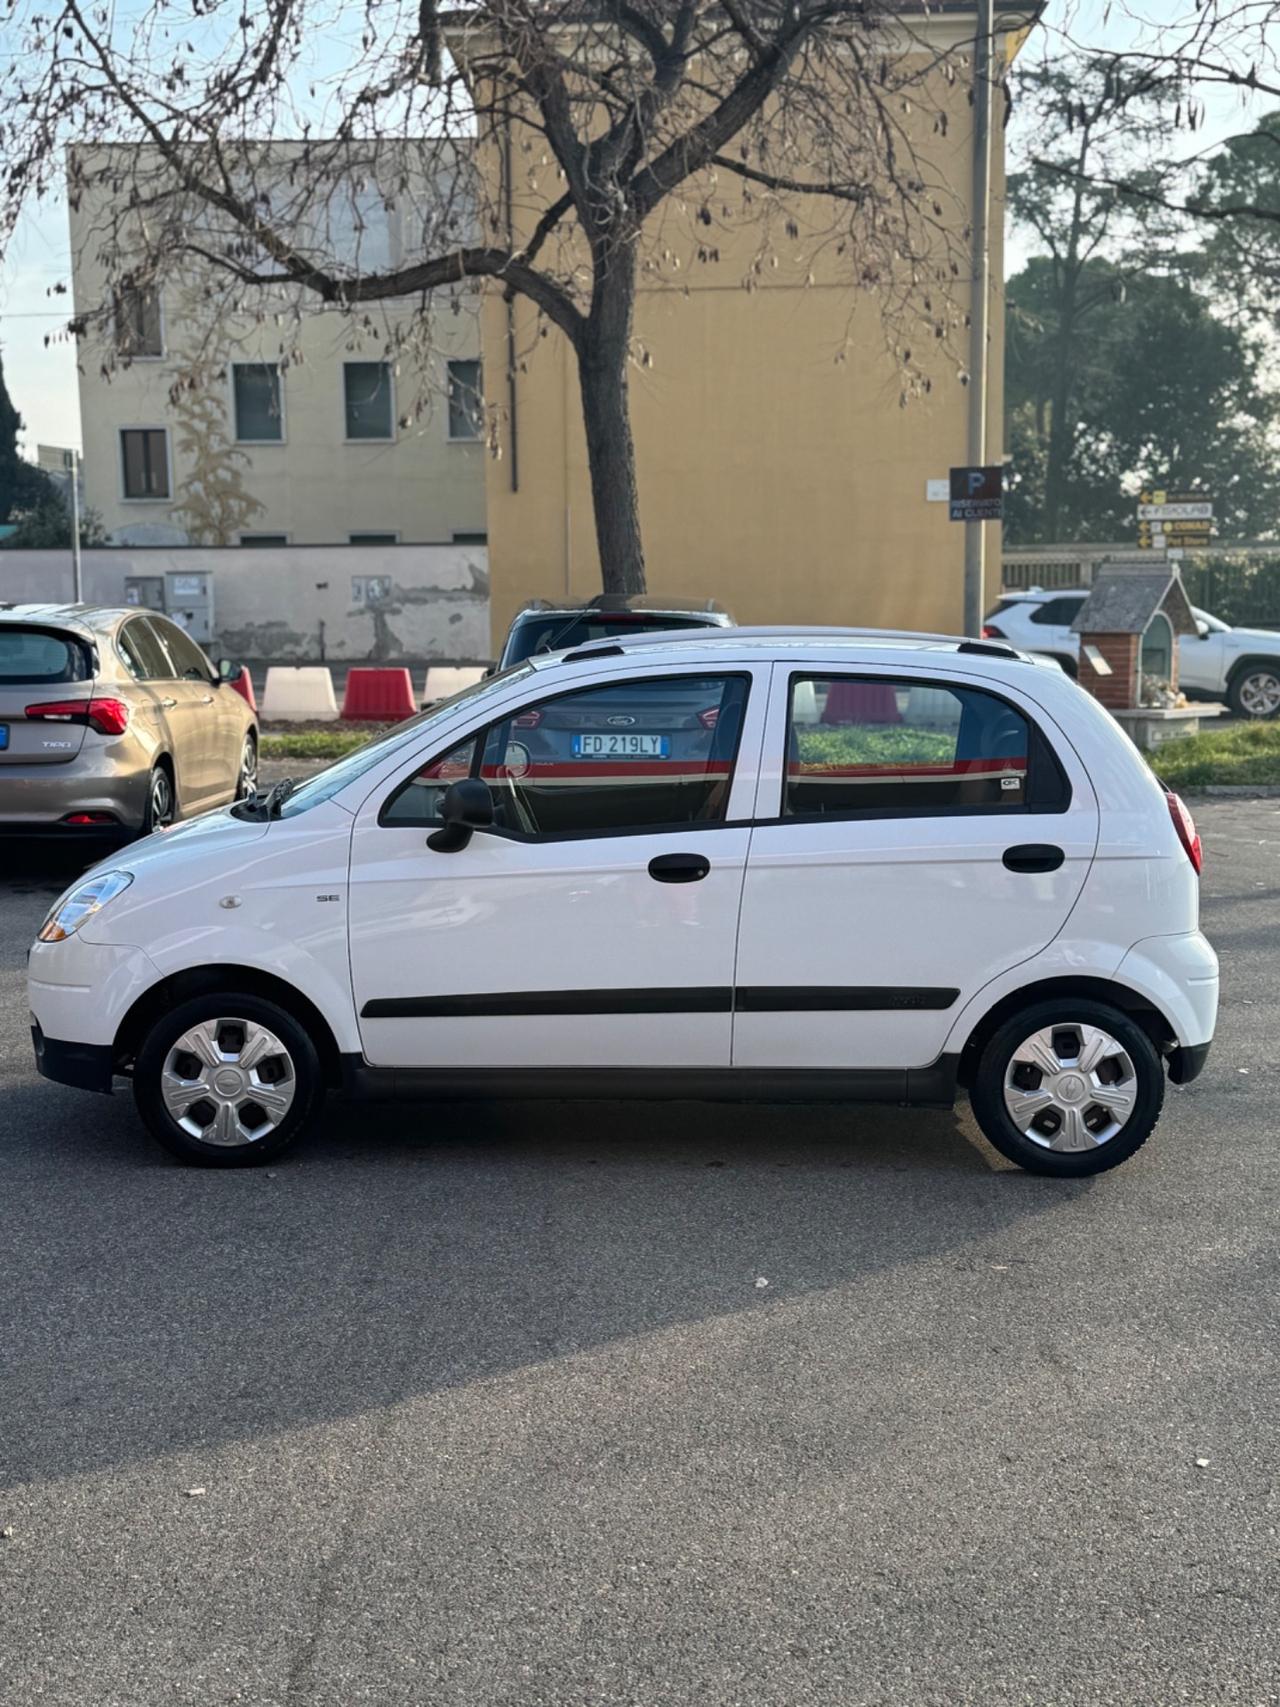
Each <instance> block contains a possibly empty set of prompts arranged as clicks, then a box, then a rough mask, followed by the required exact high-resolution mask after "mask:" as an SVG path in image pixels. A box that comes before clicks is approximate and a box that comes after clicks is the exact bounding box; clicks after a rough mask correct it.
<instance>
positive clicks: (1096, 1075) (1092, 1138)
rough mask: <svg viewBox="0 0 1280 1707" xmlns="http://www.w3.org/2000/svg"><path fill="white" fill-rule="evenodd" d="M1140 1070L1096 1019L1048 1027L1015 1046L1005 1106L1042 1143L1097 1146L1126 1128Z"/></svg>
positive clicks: (1043, 1146) (1048, 1147)
mask: <svg viewBox="0 0 1280 1707" xmlns="http://www.w3.org/2000/svg"><path fill="white" fill-rule="evenodd" d="M1137 1100H1138V1076H1137V1074H1136V1073H1135V1072H1134V1068H1133V1062H1132V1061H1131V1060H1130V1059H1129V1057H1128V1055H1127V1054H1126V1053H1125V1050H1124V1048H1123V1047H1122V1046H1121V1045H1120V1044H1119V1043H1117V1042H1116V1040H1115V1038H1114V1037H1112V1036H1111V1035H1110V1033H1109V1032H1106V1031H1103V1030H1102V1029H1101V1028H1100V1027H1098V1026H1096V1025H1077V1024H1074V1023H1068V1024H1065V1025H1050V1026H1045V1027H1044V1029H1043V1030H1042V1031H1037V1032H1033V1033H1032V1035H1031V1036H1030V1037H1029V1038H1027V1040H1026V1042H1025V1043H1023V1044H1021V1045H1020V1046H1019V1047H1018V1048H1017V1049H1015V1050H1014V1052H1013V1059H1012V1060H1011V1061H1010V1062H1009V1066H1008V1070H1007V1071H1006V1073H1005V1077H1004V1105H1005V1107H1006V1108H1007V1109H1008V1111H1009V1118H1010V1119H1011V1120H1012V1121H1013V1124H1014V1125H1015V1126H1016V1127H1017V1128H1018V1130H1019V1132H1021V1133H1022V1134H1023V1136H1024V1137H1026V1138H1029V1139H1030V1140H1031V1142H1032V1143H1033V1144H1038V1145H1039V1146H1040V1148H1041V1149H1042V1150H1093V1149H1096V1148H1097V1146H1098V1145H1099V1144H1107V1143H1110V1141H1111V1140H1112V1139H1113V1138H1115V1137H1116V1136H1118V1134H1119V1133H1121V1132H1122V1131H1123V1130H1124V1127H1125V1125H1126V1123H1127V1121H1128V1119H1129V1116H1130V1115H1131V1114H1132V1113H1133V1110H1134V1105H1135V1104H1136V1103H1137Z"/></svg>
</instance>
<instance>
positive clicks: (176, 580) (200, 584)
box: [164, 569, 213, 646]
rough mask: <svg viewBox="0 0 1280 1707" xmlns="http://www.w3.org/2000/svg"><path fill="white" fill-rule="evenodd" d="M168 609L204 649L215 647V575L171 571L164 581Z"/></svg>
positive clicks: (202, 571)
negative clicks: (213, 645) (205, 647)
mask: <svg viewBox="0 0 1280 1707" xmlns="http://www.w3.org/2000/svg"><path fill="white" fill-rule="evenodd" d="M164 594H165V609H166V610H167V611H168V613H169V615H170V616H171V617H173V619H174V620H175V621H176V622H177V623H178V624H179V626H180V627H182V628H185V629H186V631H187V633H188V634H189V635H190V636H191V638H192V639H193V640H194V641H196V642H197V643H198V644H199V645H201V646H211V645H212V644H213V572H212V571H211V570H208V569H197V570H191V569H170V570H168V571H167V572H166V574H165V578H164Z"/></svg>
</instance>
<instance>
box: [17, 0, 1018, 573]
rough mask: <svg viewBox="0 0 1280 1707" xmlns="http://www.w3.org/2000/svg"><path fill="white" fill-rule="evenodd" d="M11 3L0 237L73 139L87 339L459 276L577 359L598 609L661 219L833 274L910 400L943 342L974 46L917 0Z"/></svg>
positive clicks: (628, 565)
mask: <svg viewBox="0 0 1280 1707" xmlns="http://www.w3.org/2000/svg"><path fill="white" fill-rule="evenodd" d="M8 3H9V25H8V29H9V32H10V36H11V47H12V52H11V55H10V58H9V62H8V64H7V66H5V67H4V68H3V69H0V112H3V113H4V114H5V115H7V116H6V117H5V118H4V119H3V120H0V159H2V160H3V164H4V168H5V178H4V186H5V187H4V192H3V194H4V209H3V218H4V220H5V221H6V222H7V224H8V225H10V226H11V225H12V222H13V220H14V218H15V217H16V215H17V212H18V210H19V208H20V207H21V205H22V203H23V202H24V200H25V199H26V198H28V197H30V196H32V195H39V194H41V193H43V192H44V191H46V190H47V189H49V187H50V186H51V185H52V184H53V183H54V182H55V181H56V173H57V170H58V164H59V159H60V155H61V151H62V148H63V146H64V145H65V144H68V143H74V144H75V151H74V153H73V155H72V157H71V166H70V171H69V192H70V194H71V196H72V198H73V199H75V200H80V199H81V198H93V199H94V200H95V204H97V205H101V207H102V208H103V209H104V210H106V211H105V212H104V213H103V215H102V218H101V222H100V226H99V229H98V237H97V248H98V255H97V259H98V261H99V263H100V267H101V271H102V276H103V278H104V281H105V288H104V299H103V301H102V302H101V303H99V304H94V305H88V306H87V309H85V305H81V304H77V309H78V310H81V309H85V314H86V318H85V322H84V323H87V321H88V319H89V318H92V316H93V315H95V314H96V315H98V316H99V317H104V316H105V315H106V314H107V313H108V312H109V311H110V299H111V293H113V292H115V291H117V290H118V289H119V288H120V287H121V286H122V285H125V286H128V287H129V288H132V289H135V290H137V289H147V288H151V287H153V286H155V285H157V284H158V283H160V282H162V281H163V280H164V279H165V278H167V277H169V276H171V275H172V274H173V273H174V272H175V271H182V272H183V273H184V277H185V278H186V279H187V280H188V281H190V280H193V279H196V278H200V277H206V278H212V277H216V278H220V279H221V280H222V281H223V286H222V288H223V289H224V290H225V291H226V292H227V293H229V294H227V295H226V296H225V298H224V302H225V306H226V309H227V311H228V312H230V311H232V310H234V311H237V312H242V313H243V312H250V313H255V312H256V313H258V314H275V315H281V314H286V313H287V312H289V311H286V310H285V309H284V308H283V307H282V305H283V304H285V303H286V302H289V303H292V304H293V309H292V310H290V311H292V312H300V310H299V309H298V307H297V305H298V304H299V303H300V302H302V301H303V300H310V301H311V302H313V303H314V302H317V301H318V302H319V303H322V304H325V305H329V306H330V307H332V308H334V309H337V310H339V311H340V312H342V313H343V314H345V315H347V316H349V317H350V318H351V320H352V321H353V322H354V323H355V324H356V326H357V327H363V328H364V329H366V330H369V331H373V330H374V329H375V328H374V323H373V321H372V319H371V315H372V313H373V311H374V305H377V304H384V305H385V304H391V303H402V302H403V301H405V300H406V299H410V300H416V301H417V302H418V303H419V304H421V312H422V316H423V317H424V320H426V319H427V318H429V312H430V311H429V307H428V299H429V297H430V294H431V293H433V292H441V291H444V292H457V291H459V290H460V289H465V288H466V287H467V282H468V281H472V280H487V281H492V283H493V285H494V286H495V287H496V288H499V289H501V290H502V291H504V292H506V293H508V295H511V294H518V295H521V296H523V297H525V298H527V299H528V300H529V301H530V302H532V303H533V304H534V305H535V306H536V308H537V310H538V313H539V315H540V316H541V317H542V320H543V322H545V323H546V324H547V325H550V326H554V327H555V328H556V329H557V330H558V331H559V332H560V333H561V334H562V335H563V336H564V337H565V338H566V339H567V340H568V341H569V343H570V345H571V346H572V349H573V351H574V355H575V357H576V364H577V372H578V378H579V383H580V389H581V400H582V413H583V420H584V425H585V429H586V442H587V447H588V457H589V464H590V474H591V488H592V496H593V503H594V511H595V525H596V536H597V542H598V546H599V554H600V561H601V565H602V571H603V576H604V585H605V587H606V589H607V590H610V591H619V592H634V591H641V590H643V588H644V577H645V568H644V552H643V547H642V541H641V534H640V520H639V506H638V496H637V477H636V461H635V449H634V444H633V439H632V430H631V419H630V412H629V407H628V391H627V376H628V367H629V364H630V363H631V362H632V361H633V360H635V359H637V357H639V359H643V356H642V354H641V353H640V352H638V351H637V349H636V344H635V310H636V294H637V283H638V278H639V276H640V271H641V267H642V266H643V265H645V264H647V263H646V260H645V257H646V256H647V255H648V254H649V253H650V251H651V249H653V248H655V247H656V248H658V249H660V248H661V242H660V228H661V227H663V225H664V222H665V221H674V220H679V221H681V222H683V223H684V224H685V225H686V226H687V227H688V228H689V229H690V230H691V231H692V233H693V234H694V235H695V237H696V238H697V239H698V241H697V248H696V251H695V252H696V253H698V254H699V255H700V256H701V258H702V259H704V260H706V259H708V258H712V259H713V258H714V255H715V252H716V249H717V246H718V243H719V241H720V240H721V239H720V233H721V232H723V231H724V230H725V229H732V228H737V227H743V226H750V228H751V230H752V231H753V232H754V233H758V239H757V247H756V261H755V265H754V268H753V269H752V271H758V270H759V268H761V267H763V266H764V265H767V264H768V257H770V255H771V253H773V252H775V245H776V244H777V243H779V242H781V243H782V244H784V245H785V247H786V251H787V258H788V263H789V264H795V262H796V260H797V252H798V251H800V250H804V251H806V253H807V254H808V255H809V256H810V257H813V258H816V257H819V256H821V257H823V258H824V260H823V264H824V265H828V266H838V267H839V268H841V269H843V276H844V277H846V278H847V280H848V282H849V284H850V286H851V287H857V288H859V289H862V290H864V291H869V292H871V293H873V294H874V295H875V297H876V298H877V300H878V302H879V305H880V307H881V310H882V312H883V315H884V322H885V325H886V328H887V336H888V341H889V343H890V345H891V347H892V348H893V349H894V351H895V353H896V356H897V359H898V362H899V365H900V371H901V374H902V390H903V393H904V395H910V394H911V393H912V392H913V391H914V390H917V389H922V388H925V387H927V386H928V385H929V384H930V383H931V373H930V371H929V364H928V363H926V362H924V361H921V360H919V359H917V358H916V357H913V355H912V353H911V348H912V345H913V344H914V343H915V341H916V336H918V335H919V333H920V327H919V325H918V324H917V322H919V321H924V322H925V323H926V326H927V328H928V334H931V336H929V335H926V336H925V337H924V338H923V339H922V343H923V345H924V346H925V347H928V348H932V345H933V342H934V340H944V341H945V340H948V339H949V338H950V335H951V333H952V331H953V330H954V329H955V327H956V326H957V325H958V324H959V323H960V322H961V321H962V320H963V318H964V313H965V306H966V305H965V303H964V300H963V291H962V290H958V289H956V288H955V287H956V284H957V281H958V280H963V282H964V284H965V286H966V287H967V265H966V263H965V257H964V245H965V242H966V238H967V232H966V231H965V226H964V220H963V217H957V215H956V212H955V207H956V204H957V201H959V202H963V195H958V194H957V192H958V191H961V190H962V189H963V187H964V186H960V185H950V186H948V185H947V184H945V183H943V182H942V181H941V178H940V174H939V172H938V171H937V170H936V168H934V167H933V166H931V165H930V164H929V161H928V158H927V156H928V153H929V142H930V138H931V137H934V136H937V135H939V134H942V133H945V130H946V127H947V124H948V122H949V113H951V112H953V111H954V110H955V106H956V101H955V91H954V84H955V82H956V79H957V78H958V77H959V76H961V75H963V74H965V73H966V69H967V66H968V63H969V50H970V47H971V45H972V44H971V43H968V44H965V43H959V44H957V43H956V42H954V41H953V42H952V44H951V46H950V47H949V48H939V47H934V48H929V49H926V48H925V46H924V37H923V34H919V35H917V34H916V32H917V30H918V27H919V24H920V22H921V21H922V20H927V19H928V18H929V17H930V16H931V15H932V14H933V13H934V12H941V11H943V10H950V8H942V7H939V6H936V5H935V4H934V3H933V0H477V4H476V5H475V6H474V7H473V8H471V9H469V10H467V11H463V12H442V11H441V10H440V8H439V0H363V3H362V4H360V5H358V6H355V5H345V6H344V5H343V3H342V0H258V4H257V5H255V6H247V5H244V4H243V0H236V3H235V4H234V5H233V4H231V3H230V0H197V3H193V4H190V5H187V4H181V5H180V4H179V3H178V0H147V3H146V5H145V6H144V7H143V8H142V9H141V10H139V9H138V8H125V7H121V8H119V9H117V8H114V7H110V6H107V5H103V4H98V3H97V0H8ZM1001 10H1002V17H1004V18H1005V20H1006V21H1007V22H1010V23H1016V22H1017V21H1019V20H1017V19H1015V18H1012V17H1011V16H1010V15H1009V14H1010V7H1009V5H1007V4H1006V5H1003V6H1002V8H1001ZM1036 10H1037V6H1036V5H1035V3H1034V0H1028V4H1027V7H1026V16H1027V17H1028V18H1030V17H1032V16H1034V14H1035V12H1036ZM940 92H941V97H942V98H939V97H940ZM388 139H393V140H388ZM394 139H410V140H405V141H397V140H394ZM286 142H287V145H283V146H282V144H285V143H286ZM122 144H124V145H128V146H121V145H122ZM369 196H372V197H373V198H375V199H376V200H377V201H378V202H380V203H381V205H382V206H383V207H384V208H385V209H387V210H390V211H392V212H393V213H394V215H395V219H396V222H397V229H398V231H399V233H400V240H399V245H398V249H397V252H396V254H395V255H394V256H390V255H385V254H383V255H379V256H377V257H371V256H369V255H363V256H362V255H361V253H360V244H359V242H358V240H357V241H356V243H355V244H354V247H353V246H352V244H351V243H350V242H347V243H346V245H345V246H344V245H342V244H336V243H335V242H334V241H333V240H332V238H333V218H332V214H333V209H334V206H335V202H342V201H343V199H344V198H346V202H347V204H348V211H349V212H353V213H354V218H353V219H349V220H347V222H346V229H347V234H348V237H349V236H350V233H351V231H352V230H354V231H355V233H356V236H357V239H358V237H359V234H360V232H361V229H362V222H361V218H360V207H361V197H365V198H367V197H369ZM801 210H803V211H801ZM699 234H700V235H699ZM803 264H804V261H803V258H801V265H803ZM809 264H814V262H813V260H811V261H810V263H809ZM743 282H744V283H746V284H747V285H748V286H749V285H750V284H751V282H752V278H751V276H750V273H749V275H748V277H747V278H746V279H745V280H744V281H743ZM205 288H206V289H207V290H209V291H210V292H212V291H213V290H214V289H215V288H216V287H215V286H212V285H207V286H206V287H205ZM919 347H920V346H919V345H917V348H919ZM511 359H513V360H514V359H515V357H514V356H513V357H512V358H511ZM933 365H934V366H935V367H936V362H934V364H933ZM960 377H961V378H963V374H961V376H960Z"/></svg>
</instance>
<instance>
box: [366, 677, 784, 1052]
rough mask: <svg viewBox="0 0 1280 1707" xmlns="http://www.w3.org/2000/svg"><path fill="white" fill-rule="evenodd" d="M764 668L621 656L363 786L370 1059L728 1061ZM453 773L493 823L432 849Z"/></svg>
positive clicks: (367, 1042) (762, 712)
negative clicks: (589, 676)
mask: <svg viewBox="0 0 1280 1707" xmlns="http://www.w3.org/2000/svg"><path fill="white" fill-rule="evenodd" d="M767 679H768V670H767V668H763V669H758V670H757V669H753V668H752V667H748V666H742V667H738V666H735V667H733V668H732V669H726V670H724V671H709V670H708V669H707V668H706V666H705V665H703V666H701V667H700V668H686V669H678V668H675V669H670V670H666V671H664V673H663V674H662V675H661V676H655V675H654V674H653V673H652V669H650V670H649V671H644V672H642V671H641V670H639V669H637V668H635V667H633V668H632V669H631V670H630V672H629V673H627V674H621V673H620V674H618V675H617V676H611V677H610V679H608V680H607V681H605V682H603V683H602V682H601V681H600V680H599V678H597V679H596V681H595V682H594V683H593V685H591V686H589V687H583V688H580V689H576V690H574V691H571V692H566V691H564V690H563V689H561V690H560V691H559V692H557V693H555V694H545V695H544V697H542V698H540V699H539V698H533V697H531V698H530V700H529V701H528V703H525V704H522V705H520V706H519V708H518V709H516V710H514V711H512V712H510V713H509V714H508V715H507V716H505V717H504V718H502V719H501V721H499V722H497V723H494V724H491V725H490V726H488V727H487V728H483V729H478V730H476V731H474V732H472V733H471V734H469V735H468V737H467V738H466V739H464V740H462V741H461V742H459V741H457V740H456V739H455V742H454V744H453V745H452V747H451V748H450V750H449V751H447V752H444V753H439V752H437V753H429V754H423V755H421V756H420V758H419V759H418V761H416V762H415V763H414V764H413V765H412V766H411V767H409V768H408V770H407V771H406V774H404V775H403V776H401V777H400V778H398V779H397V780H396V782H395V783H394V784H392V785H388V786H387V787H386V788H385V789H383V790H382V791H380V793H379V795H378V796H377V797H376V798H373V799H371V800H369V801H367V802H366V803H365V805H364V807H363V808H362V809H361V811H360V813H359V814H358V817H357V822H356V826H355V831H354V834H353V838H352V849H351V878H350V889H349V894H350V901H349V906H350V937H351V968H352V978H353V982H354V989H355V997H356V1007H357V1012H358V1013H359V1015H360V1027H361V1037H362V1041H363V1046H364V1053H365V1057H366V1059H367V1060H368V1061H369V1062H370V1063H372V1064H373V1065H375V1066H379V1067H404V1068H440V1069H448V1068H453V1069H459V1068H462V1069H465V1068H476V1067H480V1068H484V1067H492V1068H502V1067H514V1068H526V1069H528V1068H534V1069H542V1068H573V1069H583V1068H588V1069H589V1068H596V1067H600V1068H619V1067H637V1068H655V1067H722V1068H723V1067H727V1066H728V1065H729V1061H730V1034H731V1028H732V987H733V960H734V944H735V939H736V934H737V927H738V910H739V904H740V902H741V898H742V882H743V875H744V872H745V869H746V858H747V848H748V843H749V839H750V834H751V832H750V828H749V825H748V822H747V821H748V820H749V817H750V802H751V799H752V797H753V795H754V790H755V756H756V754H758V751H759V746H760V737H761V732H762V724H763V715H764V699H765V694H764V692H763V687H764V685H765V683H767ZM468 775H470V776H478V777H481V778H482V779H483V780H484V781H485V782H487V783H488V785H489V788H490V790H491V792H492V795H493V798H494V806H495V825H494V828H493V830H492V831H486V832H479V833H477V834H475V835H474V836H473V837H472V839H471V841H470V843H469V844H468V845H467V846H466V847H465V848H463V849H462V850H461V851H460V852H456V853H438V852H434V851H433V850H432V849H431V848H429V847H428V846H427V837H428V835H429V834H430V833H431V832H432V830H433V828H438V826H439V805H440V800H441V797H442V795H443V792H444V789H445V788H446V787H447V786H448V784H449V782H450V781H453V780H457V779H458V778H460V777H463V776H468Z"/></svg>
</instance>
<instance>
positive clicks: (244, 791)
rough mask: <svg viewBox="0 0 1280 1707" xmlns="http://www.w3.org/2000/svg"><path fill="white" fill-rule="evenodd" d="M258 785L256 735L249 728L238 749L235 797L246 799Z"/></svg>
mask: <svg viewBox="0 0 1280 1707" xmlns="http://www.w3.org/2000/svg"><path fill="white" fill-rule="evenodd" d="M257 787H258V737H257V736H256V735H255V734H254V732H253V730H252V729H250V730H249V732H248V734H247V735H246V736H245V738H244V744H243V746H242V747H241V749H240V775H239V776H238V777H237V778H236V799H237V800H247V799H248V798H249V796H250V795H251V794H253V793H254V792H255V791H256V790H257Z"/></svg>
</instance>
